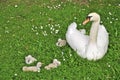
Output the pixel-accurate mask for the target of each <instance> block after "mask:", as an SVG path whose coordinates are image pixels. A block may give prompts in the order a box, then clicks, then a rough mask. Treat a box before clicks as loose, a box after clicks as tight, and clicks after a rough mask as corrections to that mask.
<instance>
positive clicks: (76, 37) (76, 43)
mask: <svg viewBox="0 0 120 80" xmlns="http://www.w3.org/2000/svg"><path fill="white" fill-rule="evenodd" d="M88 39H89V38H88V36H87V35H84V34H82V33H81V32H80V31H79V30H77V29H76V30H73V31H72V34H71V33H70V32H69V31H68V32H67V33H66V40H67V42H68V44H69V45H70V47H71V48H72V49H74V50H75V51H77V53H78V54H79V55H80V56H81V57H84V55H85V54H84V53H85V49H86V45H87V44H88Z"/></svg>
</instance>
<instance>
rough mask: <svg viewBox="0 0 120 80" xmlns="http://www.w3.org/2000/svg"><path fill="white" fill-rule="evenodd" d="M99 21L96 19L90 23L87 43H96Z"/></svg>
mask: <svg viewBox="0 0 120 80" xmlns="http://www.w3.org/2000/svg"><path fill="white" fill-rule="evenodd" d="M99 22H100V21H96V22H93V23H92V26H91V29H90V41H89V43H97V35H98V28H99Z"/></svg>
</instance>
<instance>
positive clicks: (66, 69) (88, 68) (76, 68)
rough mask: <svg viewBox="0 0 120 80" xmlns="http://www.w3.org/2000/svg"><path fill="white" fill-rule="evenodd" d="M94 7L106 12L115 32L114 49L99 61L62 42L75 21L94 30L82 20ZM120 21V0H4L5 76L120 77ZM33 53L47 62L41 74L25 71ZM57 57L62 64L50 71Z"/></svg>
mask: <svg viewBox="0 0 120 80" xmlns="http://www.w3.org/2000/svg"><path fill="white" fill-rule="evenodd" d="M15 5H17V7H15ZM89 12H97V13H99V14H100V15H101V20H102V23H103V24H104V25H105V26H106V29H107V31H108V32H109V36H110V38H109V39H110V43H109V48H108V52H107V54H106V55H105V56H104V57H103V58H102V59H101V60H98V61H88V60H86V59H82V58H81V57H79V56H78V55H77V54H76V52H74V51H73V50H72V49H71V48H70V47H69V46H68V45H66V46H65V47H61V48H59V47H57V46H56V42H57V40H58V38H62V39H65V33H66V30H67V27H68V25H69V24H70V23H72V22H73V21H75V22H76V23H77V24H78V28H79V29H80V28H85V29H86V30H87V33H89V29H90V27H89V26H90V24H87V25H86V26H82V25H81V23H82V21H83V20H84V19H85V17H86V16H87V14H88V13H89ZM119 20H120V0H89V1H87V0H80V1H78V0H25V1H23V0H0V80H119V79H120V31H119V30H120V23H119V22H120V21H119ZM51 27H52V29H51ZM53 29H54V30H53ZM56 30H59V32H58V33H56ZM62 53H63V54H62ZM28 54H31V55H32V56H34V57H35V58H37V60H38V61H41V62H43V63H44V64H43V67H42V68H41V71H40V73H34V72H23V71H22V67H23V66H25V65H26V64H25V60H24V57H25V56H27V55H28ZM70 55H72V56H70ZM54 58H57V59H58V60H60V61H61V63H62V64H61V66H59V67H58V68H56V69H52V70H50V71H47V70H45V69H44V66H45V65H47V64H49V63H50V62H52V60H53V59H54ZM64 59H65V60H64ZM35 64H36V62H35V63H33V64H31V65H35ZM28 66H29V65H28ZM16 74H17V75H16Z"/></svg>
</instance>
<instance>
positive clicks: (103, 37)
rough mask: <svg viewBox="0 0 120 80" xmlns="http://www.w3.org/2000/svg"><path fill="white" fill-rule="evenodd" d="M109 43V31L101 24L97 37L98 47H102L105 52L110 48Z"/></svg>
mask: <svg viewBox="0 0 120 80" xmlns="http://www.w3.org/2000/svg"><path fill="white" fill-rule="evenodd" d="M108 43H109V36H108V32H107V31H106V29H105V27H104V26H103V25H100V26H99V31H98V37H97V45H98V47H100V49H102V50H103V52H106V51H107V48H108Z"/></svg>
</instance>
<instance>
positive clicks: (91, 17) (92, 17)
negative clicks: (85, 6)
mask: <svg viewBox="0 0 120 80" xmlns="http://www.w3.org/2000/svg"><path fill="white" fill-rule="evenodd" d="M89 21H93V22H97V21H100V16H99V14H97V13H95V12H93V13H90V14H88V16H87V17H86V20H85V21H84V22H83V25H85V24H86V23H88V22H89Z"/></svg>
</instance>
